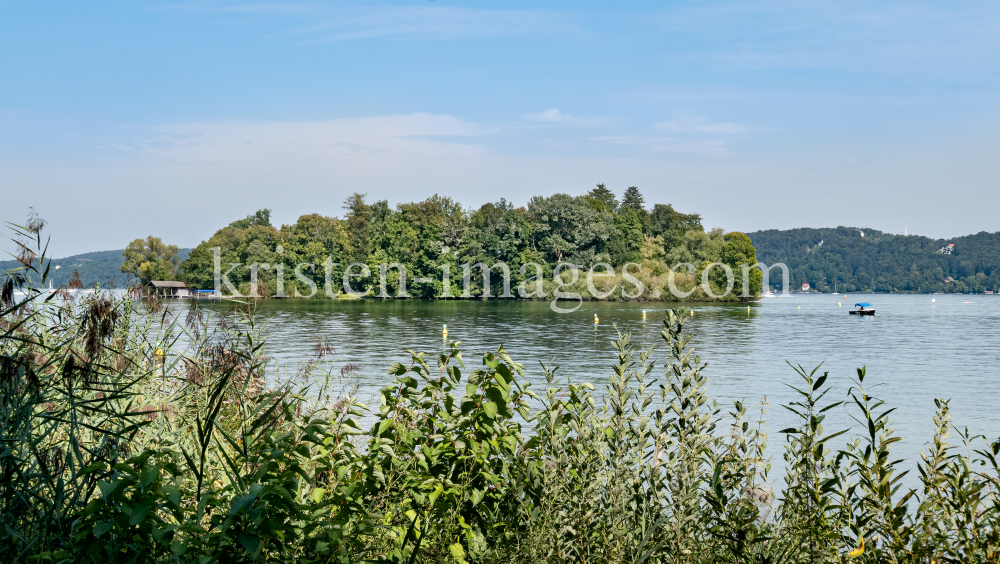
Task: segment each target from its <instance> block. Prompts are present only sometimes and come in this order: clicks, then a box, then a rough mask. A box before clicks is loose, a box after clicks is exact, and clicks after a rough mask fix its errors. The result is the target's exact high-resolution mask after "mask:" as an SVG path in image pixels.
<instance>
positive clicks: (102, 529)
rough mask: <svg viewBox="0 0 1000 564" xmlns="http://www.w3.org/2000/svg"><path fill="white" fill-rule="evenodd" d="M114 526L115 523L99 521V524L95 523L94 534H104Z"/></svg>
mask: <svg viewBox="0 0 1000 564" xmlns="http://www.w3.org/2000/svg"><path fill="white" fill-rule="evenodd" d="M113 526H114V525H113V524H111V523H106V522H101V523H98V524H96V525H94V536H95V537H99V536H101V535H103V534H104V533H106V532H108V531H110V530H111V527H113Z"/></svg>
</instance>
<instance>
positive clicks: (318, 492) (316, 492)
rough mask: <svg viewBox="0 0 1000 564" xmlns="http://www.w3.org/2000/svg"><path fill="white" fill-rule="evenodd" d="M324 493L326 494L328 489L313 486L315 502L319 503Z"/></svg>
mask: <svg viewBox="0 0 1000 564" xmlns="http://www.w3.org/2000/svg"><path fill="white" fill-rule="evenodd" d="M324 494H326V490H324V489H323V488H313V491H312V500H313V503H319V502H320V501H322V500H323V495H324Z"/></svg>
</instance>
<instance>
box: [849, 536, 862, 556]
mask: <svg viewBox="0 0 1000 564" xmlns="http://www.w3.org/2000/svg"><path fill="white" fill-rule="evenodd" d="M864 553H865V538H864V537H861V546H859V547H857V548H855V549H854V550H852V551H850V552H848V553H847V557H848V558H857V557H858V556H861V555H862V554H864Z"/></svg>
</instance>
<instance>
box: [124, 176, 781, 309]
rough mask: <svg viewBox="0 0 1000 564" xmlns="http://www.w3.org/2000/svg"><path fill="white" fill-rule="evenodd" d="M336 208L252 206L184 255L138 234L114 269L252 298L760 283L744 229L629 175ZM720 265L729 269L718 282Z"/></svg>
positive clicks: (626, 296) (659, 290)
mask: <svg viewBox="0 0 1000 564" xmlns="http://www.w3.org/2000/svg"><path fill="white" fill-rule="evenodd" d="M344 208H345V211H346V214H345V216H344V217H343V218H336V217H328V216H323V215H320V214H309V215H303V216H302V217H300V218H299V219H298V221H297V222H296V223H295V224H293V225H282V226H280V227H275V226H273V225H272V224H271V220H270V210H260V211H258V212H256V213H254V214H252V215H250V216H248V217H247V218H245V219H241V220H238V221H234V222H233V223H231V224H230V225H228V226H226V227H224V228H222V229H220V230H219V231H217V232H216V233H215V234H214V235H213V236H212V237H211V238H209V239H208V240H207V241H204V242H202V243H201V244H200V245H198V246H197V248H195V249H193V250H191V252H190V254H189V256H188V258H187V259H186V260H184V261H180V260H179V259H178V257H177V251H178V249H177V248H176V247H174V246H171V245H165V244H164V243H163V242H162V241H161V240H160V239H159V238H156V237H152V236H151V237H149V238H147V239H145V240H143V239H138V240H136V241H133V242H132V243H131V244H130V245H129V247H128V248H127V249H126V250H125V252H124V254H125V257H126V260H125V263H124V264H123V266H122V271H123V272H126V273H129V274H131V275H133V276H135V277H136V278H137V279H139V280H140V281H141V282H142V283H143V284H146V283H148V282H149V281H150V280H178V281H183V282H185V283H187V284H189V285H190V286H191V287H193V288H197V289H202V290H209V289H212V290H217V291H221V292H223V293H224V294H225V295H236V294H239V295H241V296H252V297H263V298H270V297H297V298H312V299H326V298H336V297H338V296H342V295H343V294H347V293H355V292H357V294H356V295H363V296H365V297H377V298H389V297H392V298H396V297H412V298H422V299H448V298H451V297H465V298H469V297H478V298H496V297H512V298H516V299H552V298H553V296H558V294H559V293H560V292H561V293H564V294H571V295H570V296H566V297H568V298H569V299H588V300H590V299H604V300H641V301H682V300H683V301H741V300H746V299H756V297H757V296H758V295H759V293H760V286H761V273H760V272H759V271H758V270H756V269H752V268H751V269H750V270H744V269H743V268H741V265H750V266H751V267H752V266H753V265H755V264H756V263H757V260H756V254H755V252H754V249H753V245H752V243H751V242H750V239H749V238H748V237H747V236H746V235H744V234H742V233H739V232H731V233H725V232H724V231H723V230H721V229H712V230H710V231H706V230H705V229H704V228H703V227H702V224H701V217H700V216H699V215H698V214H685V213H680V212H677V211H676V210H674V209H673V207H672V206H670V205H667V204H655V205H653V206H652V207H651V208H648V209H647V206H646V204H645V201H644V198H643V196H642V194H641V193H640V191H639V189H638V188H636V187H630V188H628V189H627V190H626V191H625V192H624V194H623V196H622V200H621V201H620V202H619V201H618V200H617V198H616V197H615V194H614V193H612V192H611V191H610V190H609V189H607V187H605V186H604V185H598V186H597V187H596V188H595V189H594V190H591V191H590V192H589V193H588V194H587V195H584V196H578V197H573V196H569V195H566V194H554V195H552V196H549V197H541V196H536V197H533V198H532V199H531V200H530V201H529V202H528V204H527V206H522V207H515V206H514V205H513V204H511V203H509V202H507V201H506V200H503V199H501V200H500V201H499V202H496V203H491V204H486V205H484V206H482V207H481V208H479V209H478V210H470V209H466V208H463V207H462V206H461V205H460V204H459V203H458V202H455V201H454V200H452V199H450V198H446V197H440V196H436V195H435V196H433V197H431V198H429V199H427V200H424V201H422V202H413V203H404V204H399V205H398V206H396V208H395V209H393V208H390V207H389V205H388V203H387V202H386V201H385V200H381V201H377V202H374V203H371V204H369V203H367V202H366V200H365V195H364V194H353V195H352V196H350V197H349V198H348V199H347V200H346V201H345V202H344ZM713 264H714V265H715V266H711V265H713ZM352 265H354V269H353V270H350V268H351V266H352ZM501 265H502V266H503V267H504V268H506V271H504V272H503V273H501V272H500V271H498V270H496V269H499V268H500V266H501ZM674 265H678V266H679V268H677V267H675V268H674V270H675V274H674V275H673V278H674V286H675V287H676V291H671V288H670V287H669V286H670V285H669V284H668V278H669V277H670V271H671V267H672V266H674ZM687 265H690V268H689V267H688V266H687ZM484 266H485V267H487V268H491V269H494V271H493V272H492V276H489V277H487V276H486V275H485V272H484V268H483V267H484ZM625 268H628V272H627V273H625V272H623V270H624V269H625ZM706 268H707V269H708V270H709V271H710V272H709V273H708V274H707V275H706V274H705V270H706ZM725 268H729V269H730V270H731V271H732V273H733V278H732V281H733V286H732V287H733V288H734V290H733V291H730V292H726V288H727V287H728V286H727V285H728V282H729V280H728V278H727V273H726V272H725ZM595 269H596V275H595V276H588V274H590V273H592V272H593V271H594V270H595ZM401 271H405V276H401V274H400V273H401ZM610 271H613V272H614V275H612V276H604V275H603V273H606V272H610ZM365 273H367V274H365ZM506 273H509V275H506ZM345 275H346V278H345ZM744 276H746V277H747V278H748V280H747V281H746V285H744V280H743V278H744ZM342 280H349V281H350V287H349V288H348V287H343V286H346V284H345V285H342V284H341V281H342ZM508 288H509V289H508ZM744 288H745V290H744ZM612 290H613V291H612ZM595 292H596V294H595ZM688 292H691V293H690V294H688ZM679 294H680V295H683V296H684V297H679ZM741 295H742V296H743V297H740V296H741ZM577 296H580V297H579V298H578V297H577ZM597 296H601V297H597ZM713 296H719V297H713Z"/></svg>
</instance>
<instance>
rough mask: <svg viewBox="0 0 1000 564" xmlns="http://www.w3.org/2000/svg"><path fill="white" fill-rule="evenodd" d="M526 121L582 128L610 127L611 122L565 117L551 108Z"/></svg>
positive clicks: (600, 119)
mask: <svg viewBox="0 0 1000 564" xmlns="http://www.w3.org/2000/svg"><path fill="white" fill-rule="evenodd" d="M527 118H528V119H530V120H534V121H541V122H547V123H563V124H567V125H581V126H584V127H603V126H607V125H611V123H612V120H609V119H606V118H578V117H574V116H571V115H567V114H564V113H562V112H561V111H559V108H552V109H549V110H545V111H544V112H540V113H537V114H531V115H529V116H527Z"/></svg>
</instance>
